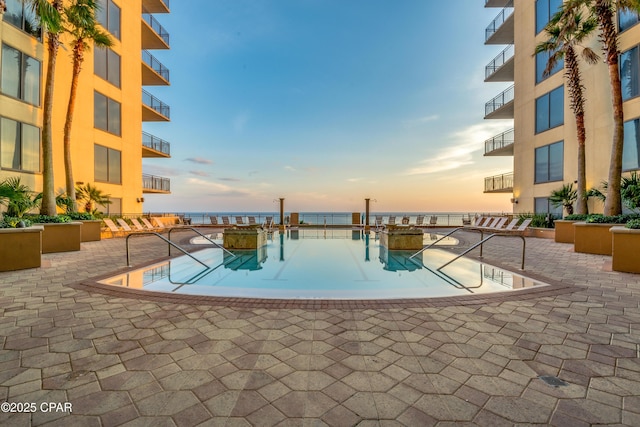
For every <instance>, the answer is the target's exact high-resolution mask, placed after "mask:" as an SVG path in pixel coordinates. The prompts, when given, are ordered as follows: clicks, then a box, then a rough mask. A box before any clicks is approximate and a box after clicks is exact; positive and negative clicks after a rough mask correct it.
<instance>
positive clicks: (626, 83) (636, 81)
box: [620, 46, 640, 101]
mask: <svg viewBox="0 0 640 427" xmlns="http://www.w3.org/2000/svg"><path fill="white" fill-rule="evenodd" d="M639 70H640V55H639V52H638V46H636V47H634V48H632V49H629V50H627V51H625V52H623V53H622V54H621V55H620V80H621V81H620V83H621V86H622V99H623V100H625V101H626V100H627V99H630V98H633V97H636V96H638V95H639V94H640V90H639V89H640V73H639Z"/></svg>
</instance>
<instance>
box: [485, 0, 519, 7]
mask: <svg viewBox="0 0 640 427" xmlns="http://www.w3.org/2000/svg"><path fill="white" fill-rule="evenodd" d="M511 1H513V0H485V2H484V7H505V6H506V5H507V4H509V2H511Z"/></svg>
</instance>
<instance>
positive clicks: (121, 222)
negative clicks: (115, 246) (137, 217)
mask: <svg viewBox="0 0 640 427" xmlns="http://www.w3.org/2000/svg"><path fill="white" fill-rule="evenodd" d="M116 221H117V222H118V224H119V225H120V227H122V229H123V230H124V231H125V232H127V233H133V229H132V228H131V227H129V224H127V221H125V220H124V219H122V218H116Z"/></svg>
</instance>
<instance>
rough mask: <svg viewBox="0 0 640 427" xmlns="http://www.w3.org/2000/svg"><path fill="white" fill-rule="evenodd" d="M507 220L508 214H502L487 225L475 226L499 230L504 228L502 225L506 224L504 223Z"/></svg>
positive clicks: (482, 228)
mask: <svg viewBox="0 0 640 427" xmlns="http://www.w3.org/2000/svg"><path fill="white" fill-rule="evenodd" d="M505 222H507V217H506V216H501V217H499V218H494V219H493V221H492V222H491V223H490V224H487V225H486V226H481V227H474V228H476V229H478V230H485V231H487V230H488V231H498V230H500V229H502V227H503V226H504V223H505Z"/></svg>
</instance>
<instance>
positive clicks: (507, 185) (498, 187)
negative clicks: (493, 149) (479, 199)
mask: <svg viewBox="0 0 640 427" xmlns="http://www.w3.org/2000/svg"><path fill="white" fill-rule="evenodd" d="M484 192H485V193H511V192H513V172H509V173H503V174H501V175H495V176H490V177H488V178H485V179H484Z"/></svg>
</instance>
